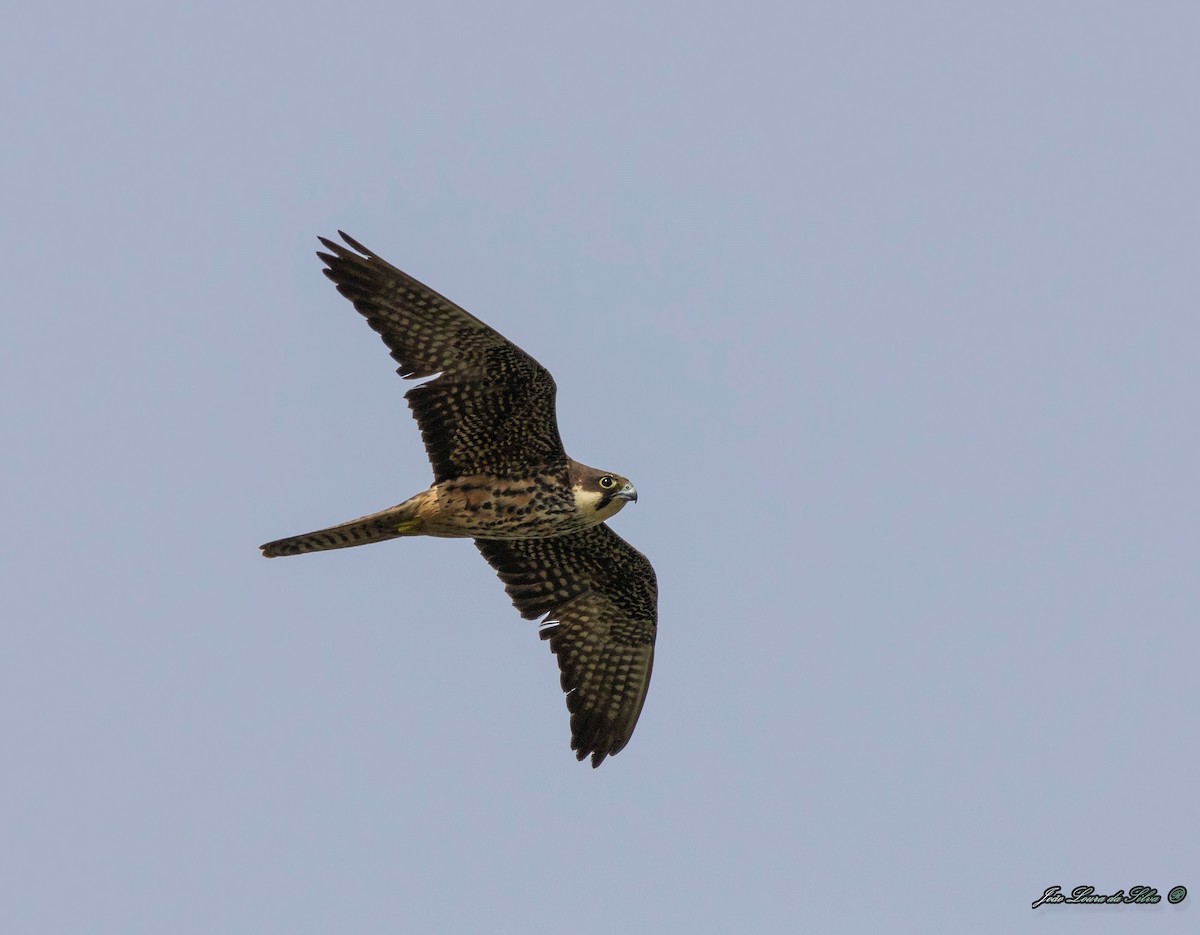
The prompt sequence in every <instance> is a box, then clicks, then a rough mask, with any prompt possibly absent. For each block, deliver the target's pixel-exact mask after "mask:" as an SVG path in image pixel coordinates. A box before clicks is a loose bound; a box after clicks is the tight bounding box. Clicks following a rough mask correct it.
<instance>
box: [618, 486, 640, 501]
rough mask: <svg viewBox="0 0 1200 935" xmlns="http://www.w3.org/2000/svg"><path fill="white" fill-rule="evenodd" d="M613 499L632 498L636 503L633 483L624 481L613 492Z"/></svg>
mask: <svg viewBox="0 0 1200 935" xmlns="http://www.w3.org/2000/svg"><path fill="white" fill-rule="evenodd" d="M613 499H614V500H616V499H621V500H632V501H633V502H634V503H637V491H636V490H634V488H633V484H630V483H626V484H625V485H624V486H623V487H621V489H620V490H618V491H617V492H616V493H615V494H613Z"/></svg>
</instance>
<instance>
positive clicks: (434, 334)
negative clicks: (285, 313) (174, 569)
mask: <svg viewBox="0 0 1200 935" xmlns="http://www.w3.org/2000/svg"><path fill="white" fill-rule="evenodd" d="M338 233H339V234H341V237H342V239H343V240H344V241H345V243H346V246H343V245H342V244H339V243H335V242H334V241H332V240H327V239H326V238H324V237H321V238H319V239H320V241H321V243H322V244H324V246H325V248H326V249H327V250H328V251H329V252H328V253H321V252H318V253H317V256H318V257H320V258H321V260H322V261H323V262H324V263H325V267H326V268H325V269H324V270H323V272H324V273H325V275H326V276H328V277H329V278H330V279H331V280H333V282H334V284H335V285H336V286H337V290H338V292H340V293H341V294H342V295H344V296H345V297H346V298H347V299H349V300H350V301H351V302H352V303H353V304H354V307H355V308H356V309H357V310H358V311H359V312H360V313H361V314H362V315H363V317H364V318H366V320H367V324H369V325H370V326H371V327H372V328H373V329H374V330H375V331H377V332H378V333H379V335H380V337H382V338H383V343H384V344H386V345H387V347H388V349H389V350H390V351H391V353H392V358H393V359H394V360H395V361H396V362H397V363H398V364H399V365H400V367H399V369H398V370H397V373H399V374H400V376H401V377H404V378H406V379H422V378H427V377H433V379H427V380H426V381H425V382H424V383H419V384H417V385H416V386H414V387H413V388H412V389H410V390H409V391H408V393H407V394H406V395H405V399H407V400H408V405H409V408H410V409H411V410H412V412H413V416H414V417H415V418H416V420H417V424H418V425H419V427H420V429H421V437H422V438H423V439H424V442H425V450H426V452H427V453H428V455H429V460H430V463H431V464H432V466H433V485H432V486H431V487H430V488H429V489H428V490H425V491H422V492H421V493H419V494H417V495H416V496H414V497H410V498H409V499H408V500H405V501H404V502H403V503H401V504H399V505H398V506H394V507H391V508H390V509H387V510H383V511H381V512H379V513H372V514H370V515H369V516H364V517H361V518H360V519H356V520H351V521H350V522H347V523H341V524H340V525H337V526H330V527H329V528H327V529H321V530H318V531H316V532H310V533H306V534H305V535H301V536H291V537H289V538H287V539H277V540H276V541H274V542H268V543H267V544H266V545H264V546H262V547H261V548H262V552H263V555H265V556H266V557H267V558H275V557H276V556H280V555H299V554H301V553H304V552H318V551H323V550H325V549H343V548H347V547H349V546H355V545H367V544H368V543H372V542H382V541H383V540H385V539H394V538H397V537H400V536H443V537H461V538H469V539H474V540H475V545H476V547H477V548H478V549H479V551H480V552H481V553H483V557H484V558H485V559H487V561H488V563H489V564H490V565H491V566H492V567H493V568H494V569H495V570H496V573H497V574H498V576H499V577H500V580H501V581H502V582H503V583H504V587H505V590H506V591H507V592H508V595H509V597H511V598H512V602H513V604H514V606H515V607H516V608H517V610H518V611H520V613H521V615H522V616H523V617H525V618H527V619H531V620H532V619H536V618H538V617H542V618H543V620H542V623H541V631H540V632H541V637H542V639H544V640H548V641H549V643H550V649H551V650H552V651H553V652H554V654H555V656H556V657H557V659H558V666H559V669H560V671H561V675H562V677H561V682H562V688H563V691H564V692H566V695H567V709H568V710H569V711H570V714H571V749H572V750H574V751H575V754H576V757H577V758H578V759H580V760H583V759H584V758H586V757H588V756H591V758H592V766H593V767H596V766H599V765H600V764H601V762H603V760H604V758H605V757H606V756H610V755H612V754H615V753H617V752H619V751H620V750H621V749H622V748H624V746H625V745H626V744H627V743H628V742H629V737H630V735H631V734H632V733H633V728H634V725H635V724H637V720H638V715H639V714H641V711H642V704H643V702H644V701H645V699H646V689H647V687H648V686H649V684H650V670H651V665H652V663H653V659H654V637H655V632H656V629H657V625H658V611H657V604H658V586H657V584H656V581H655V577H654V569H653V568H652V567H651V565H650V562H649V561H647V560H646V557H645V556H644V555H642V553H640V552H639V551H637V550H636V549H635V548H633V546H631V545H629V544H628V543H627V542H626V541H625V540H624V539H622V538H621V537H620V536H618V535H617V534H616V533H615V532H613V531H612V530H611V529H609V528H608V526H607V525H605V522H604V521H605V520H607V519H609V518H610V517H612V516H613V515H615V514H616V513H617V511H619V510H620V509H621V508H622V507H623V506H624V505H625V504H626V503H628V502H630V501H636V500H637V491H636V490H635V489H634V487H633V484H631V483H630V482H629V481H628V480H627V479H626V478H624V477H622V476H621V475H620V474H615V473H613V472H611V471H600V470H597V469H596V468H591V467H587V466H586V465H583V464H580V463H579V462H578V461H575V460H573V459H571V458H569V457H567V453H566V451H565V450H563V443H562V440H561V439H560V438H559V434H558V420H557V418H556V416H555V409H554V396H555V384H554V378H553V377H551V376H550V373H549V371H547V370H546V369H545V368H544V367H543V366H542V365H541V364H539V363H538V362H537V361H536V360H534V359H533V358H532V357H530V356H529V355H528V354H527V353H525V352H524V351H523V350H521V349H520V348H519V347H517V346H516V345H515V344H513V343H512V342H511V341H509V340H507V339H506V338H504V337H503V336H502V335H501V334H499V333H498V332H497V331H495V330H493V329H492V328H490V327H488V326H487V325H485V324H484V323H483V322H482V321H480V320H479V319H478V318H476V317H475V316H473V315H471V314H469V313H468V312H466V311H464V310H463V309H461V308H459V307H458V306H457V305H455V304H454V303H453V302H451V301H450V300H448V299H446V298H444V297H442V296H440V295H438V293H436V292H434V291H433V290H432V289H430V288H429V287H427V286H424V285H422V284H421V283H419V282H417V280H415V279H413V278H412V277H411V276H409V275H408V274H406V273H403V272H401V271H400V270H398V269H397V268H396V267H394V266H392V265H391V264H390V263H387V262H385V261H384V260H381V259H380V258H379V257H377V256H375V254H373V253H372V252H371V251H370V250H368V249H367V248H366V247H364V246H362V244H360V243H357V242H356V241H354V240H352V239H351V238H350V237H348V236H346V234H344V233H342V232H341V231H339V232H338Z"/></svg>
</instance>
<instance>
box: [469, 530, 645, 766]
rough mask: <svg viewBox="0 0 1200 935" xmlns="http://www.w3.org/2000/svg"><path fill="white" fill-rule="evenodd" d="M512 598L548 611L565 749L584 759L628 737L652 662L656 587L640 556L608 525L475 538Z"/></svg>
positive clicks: (599, 757) (529, 613)
mask: <svg viewBox="0 0 1200 935" xmlns="http://www.w3.org/2000/svg"><path fill="white" fill-rule="evenodd" d="M475 545H476V546H477V547H478V548H479V551H480V552H482V553H483V557H484V558H486V559H487V560H488V563H489V564H490V565H491V566H492V567H493V568H495V569H496V572H497V574H499V576H500V580H501V581H503V582H504V589H505V590H506V591H507V592H508V596H509V597H511V598H512V601H513V604H514V605H515V606H516V608H517V610H519V611H520V612H521V616H523V617H526V618H528V619H531V620H532V619H534V618H536V617H540V616H542V615H543V614H545V615H546V619H545V620H544V621H543V627H542V631H541V635H542V639H545V640H549V641H550V648H551V649H552V650H553V651H554V654H555V655H556V656H557V657H558V667H559V669H560V670H561V672H562V687H563V691H565V692H566V693H567V709H568V710H569V711H570V712H571V749H572V750H574V751H575V755H576V757H578V758H579V759H581V760H582V759H583V758H584V757H586V756H588V755H589V754H590V755H591V757H592V766H599V765H600V764H601V763H602V762H603V761H604V758H605V757H606V756H608V755H609V754H612V753H617V752H619V751H620V750H621V749H622V748H623V747H624V746H625V744H627V743H628V742H629V738H630V736H631V735H632V734H633V728H634V726H635V725H636V724H637V719H638V715H639V714H641V712H642V704H643V702H644V701H645V700H646V689H647V688H648V687H649V686H650V670H651V666H652V664H653V662H654V636H655V632H656V630H657V627H658V585H657V583H656V581H655V577H654V568H653V567H651V565H650V562H649V561H648V560H647V559H646V556H644V555H642V553H641V552H639V551H638V550H637V549H635V548H634V547H633V546H631V545H630V544H629V543H628V542H626V541H625V540H624V539H622V538H621V537H620V536H618V535H617V534H616V533H615V532H613V531H612V530H611V529H609V528H608V527H607V526H605V525H603V524H600V525H598V526H591V527H589V528H587V529H585V530H583V531H582V532H577V533H572V534H571V535H568V536H556V537H553V538H548V539H476V540H475Z"/></svg>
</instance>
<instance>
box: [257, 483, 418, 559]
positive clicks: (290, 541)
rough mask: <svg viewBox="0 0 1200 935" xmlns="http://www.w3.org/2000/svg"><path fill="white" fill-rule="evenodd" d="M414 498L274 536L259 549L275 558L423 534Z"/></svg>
mask: <svg viewBox="0 0 1200 935" xmlns="http://www.w3.org/2000/svg"><path fill="white" fill-rule="evenodd" d="M417 500H418V498H417V497H413V498H412V499H411V500H406V501H405V502H404V503H401V504H400V505H399V506H394V507H392V508H391V509H388V510H382V511H381V512H379V513H372V514H371V515H370V516H363V517H360V518H359V519H352V520H350V521H349V522H348V523H340V524H338V525H337V526H330V527H329V528H328V529H318V530H317V531H315V532H307V533H305V534H304V535H302V536H289V537H288V538H286V539H276V540H275V541H274V542H268V543H267V544H266V545H262V546H259V548H261V549H262V554H263V556H264V557H266V558H278V557H279V556H280V555H302V554H303V553H305V552H324V551H326V550H328V549H348V548H350V547H351V546H355V545H370V544H371V543H372V542H383V541H384V540H386V539H396V538H399V537H400V536H420V535H423V526H424V522H423V521H422V519H421V518H420V517H419V516H418V515H417V506H418V503H417V502H416V501H417Z"/></svg>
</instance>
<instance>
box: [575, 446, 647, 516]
mask: <svg viewBox="0 0 1200 935" xmlns="http://www.w3.org/2000/svg"><path fill="white" fill-rule="evenodd" d="M570 471H571V488H572V489H573V490H574V491H575V509H576V510H577V511H578V512H579V513H581V514H583V515H585V516H587V517H588V518H589V519H594V520H595V522H597V523H601V522H604V520H606V519H608V518H609V517H610V516H614V515H616V513H617V511H618V510H620V509H621V507H623V506H624V505H625V504H626V503H628V502H629V501H631V500H632V501H634V502H636V501H637V491H636V490H635V489H634V487H633V484H631V483H629V479H628V478H626V477H622V476H621V475H620V474H614V473H612V472H611V471H600V470H597V469H596V468H590V467H588V466H587V465H584V464H580V463H578V462H577V461H572V462H571V464H570Z"/></svg>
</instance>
